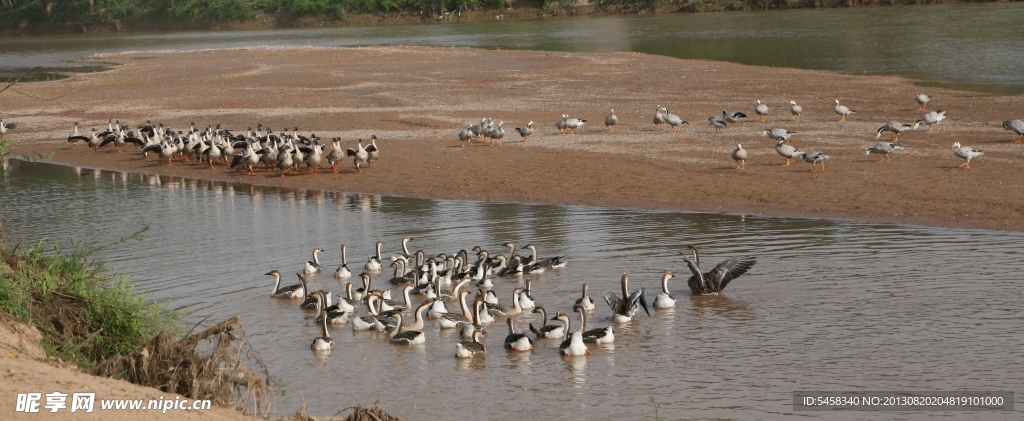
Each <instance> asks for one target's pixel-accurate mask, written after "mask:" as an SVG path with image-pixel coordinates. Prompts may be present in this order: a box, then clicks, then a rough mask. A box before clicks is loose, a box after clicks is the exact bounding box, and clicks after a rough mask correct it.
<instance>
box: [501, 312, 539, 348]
mask: <svg viewBox="0 0 1024 421" xmlns="http://www.w3.org/2000/svg"><path fill="white" fill-rule="evenodd" d="M505 320H507V321H508V336H506V337H505V349H511V350H513V351H519V352H524V351H529V350H531V349H533V339H530V337H529V336H527V335H526V334H525V333H516V331H515V329H514V328H513V326H512V318H511V317H509V318H508V319H505Z"/></svg>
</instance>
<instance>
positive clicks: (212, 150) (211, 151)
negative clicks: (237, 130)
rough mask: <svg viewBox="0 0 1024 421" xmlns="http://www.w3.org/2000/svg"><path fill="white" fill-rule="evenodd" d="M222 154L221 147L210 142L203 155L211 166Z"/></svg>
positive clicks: (211, 166)
mask: <svg viewBox="0 0 1024 421" xmlns="http://www.w3.org/2000/svg"><path fill="white" fill-rule="evenodd" d="M223 155H224V150H223V149H221V147H220V145H217V144H216V143H214V142H210V147H209V148H206V151H205V153H204V154H203V157H204V158H206V162H207V163H209V164H210V168H213V165H214V163H215V162H217V160H218V159H219V158H220V157H222V156H223ZM293 163H294V162H293Z"/></svg>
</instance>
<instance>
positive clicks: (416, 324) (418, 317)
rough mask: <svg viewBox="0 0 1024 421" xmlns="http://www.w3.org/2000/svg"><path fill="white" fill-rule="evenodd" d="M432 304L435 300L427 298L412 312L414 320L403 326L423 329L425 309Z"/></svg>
mask: <svg viewBox="0 0 1024 421" xmlns="http://www.w3.org/2000/svg"><path fill="white" fill-rule="evenodd" d="M431 304H433V300H427V301H424V302H423V303H421V304H420V305H419V307H416V310H414V311H413V312H412V314H413V322H412V323H406V324H405V326H403V328H405V329H409V330H423V311H424V310H426V309H428V308H430V306H431Z"/></svg>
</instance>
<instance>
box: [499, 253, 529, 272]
mask: <svg viewBox="0 0 1024 421" xmlns="http://www.w3.org/2000/svg"><path fill="white" fill-rule="evenodd" d="M502 257H503V258H504V257H505V256H502ZM523 270H524V266H523V258H522V257H521V256H519V255H516V256H512V259H511V260H509V262H508V263H507V264H506V265H505V267H504V268H502V269H501V270H499V271H498V276H512V275H522V274H523Z"/></svg>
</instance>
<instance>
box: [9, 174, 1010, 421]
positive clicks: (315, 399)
mask: <svg viewBox="0 0 1024 421" xmlns="http://www.w3.org/2000/svg"><path fill="white" fill-rule="evenodd" d="M2 176H3V183H2V185H0V217H2V222H3V227H4V235H5V237H6V238H7V240H8V241H15V240H17V239H25V240H29V241H34V240H37V239H39V238H40V237H44V236H48V237H50V238H51V239H67V238H69V237H74V238H78V239H80V240H84V241H87V242H90V243H108V242H111V241H114V240H116V239H118V238H120V237H123V236H125V235H128V234H130V233H132V232H134V231H136V230H138V229H140V228H142V227H144V226H147V225H148V226H150V227H151V230H150V231H149V232H147V233H145V234H144V238H143V239H142V240H140V241H129V242H127V243H125V244H122V245H118V246H116V247H113V248H109V249H106V250H104V251H102V252H100V253H99V255H98V256H96V257H97V258H100V259H102V260H105V261H109V262H110V263H111V265H112V266H113V267H114V268H116V269H117V270H118V271H119V272H121V273H125V274H130V276H131V278H130V279H131V280H132V282H134V283H135V285H136V286H137V288H139V289H143V290H148V291H149V292H150V294H151V297H152V298H153V299H156V300H159V301H165V302H167V303H168V304H169V305H170V306H172V307H174V308H179V309H186V310H187V311H188V313H189V316H188V319H189V320H196V321H197V320H200V319H202V318H205V317H207V316H209V317H210V319H209V321H210V322H213V321H219V320H223V319H225V318H227V317H230V316H233V315H240V316H241V319H242V323H243V325H244V327H245V331H246V332H247V333H248V335H249V339H250V341H251V342H252V344H253V345H254V346H255V348H256V349H257V350H258V352H259V353H260V355H261V356H262V357H263V358H264V359H265V360H266V361H267V362H268V364H269V370H270V372H271V374H272V375H273V376H274V377H275V378H276V379H277V380H279V384H277V391H278V392H285V393H284V395H283V396H279V397H278V399H277V407H276V410H277V412H278V413H291V412H293V411H295V410H297V409H298V408H299V407H300V405H301V403H300V402H301V399H303V398H304V399H305V402H306V403H307V405H308V407H309V411H310V412H311V413H313V414H325V415H330V414H334V413H335V412H336V411H337V410H340V409H342V408H344V407H347V406H350V405H353V404H358V403H363V402H366V401H369V402H371V403H372V402H373V401H374V400H376V399H378V398H379V399H380V401H381V403H382V405H383V406H384V407H385V408H386V409H388V410H389V411H391V412H394V413H396V414H397V415H400V416H403V417H406V418H407V419H453V418H455V417H456V416H458V417H463V418H465V419H509V420H511V419H520V420H521V419H631V420H639V419H644V418H645V417H653V407H652V406H651V404H650V402H649V400H650V399H651V398H654V399H655V400H656V401H657V402H658V403H659V404H660V405H661V409H660V412H659V415H660V416H663V417H667V418H668V419H683V418H685V419H706V418H714V419H719V418H726V419H780V418H789V417H792V416H794V414H793V413H792V407H791V402H792V395H791V393H792V392H793V391H797V390H911V391H920V390H933V391H941V390H1008V391H1018V392H1019V391H1020V390H1022V389H1024V368H1022V365H1021V364H1019V362H1020V361H1021V357H1022V353H1024V283H1022V282H1021V279H1022V275H1021V274H1022V273H1024V251H1022V245H1024V234H1021V233H1013V232H1000V231H983V230H957V229H943V228H929V227H916V226H901V225H876V224H866V223H853V222H838V221H830V220H819V219H786V218H765V217H754V216H742V215H721V214H709V213H678V212H648V211H635V210H619V209H603V208H588V207H575V206H538V205H517V204H491V203H480V202H458V201H441V200H423V199H409V198H400V197H381V196H375V195H359V194H345V193H334V192H321V191H294V190H280V189H274V188H263V187H252V186H244V185H231V184H224V183H211V182H204V181H195V180H189V179H182V178H177V177H158V176H143V175H130V174H127V173H119V172H106V171H99V170H90V169H74V168H70V167H64V166H56V165H49V164H42V163H26V162H13V165H12V167H11V168H10V170H8V171H7V172H4V173H3V174H2ZM404 236H409V237H413V238H414V239H415V240H414V241H412V242H411V243H410V246H411V248H412V250H416V249H423V250H425V251H426V252H427V253H428V254H431V255H435V254H437V253H440V252H447V253H453V252H456V251H458V250H459V249H470V248H471V247H473V246H474V245H481V246H483V247H484V248H487V249H488V250H490V251H491V252H492V253H497V252H505V253H507V251H506V250H505V249H504V248H503V247H501V246H500V244H502V243H504V242H505V241H514V242H516V243H517V244H518V245H520V246H522V245H525V244H526V243H529V242H532V243H535V244H537V246H538V251H539V252H540V253H541V257H544V256H552V255H563V256H567V257H568V258H569V264H568V266H567V267H566V268H564V269H561V270H557V271H548V272H547V273H544V274H542V275H538V276H534V277H533V279H534V284H533V289H534V296H535V298H536V299H537V300H538V302H539V304H541V305H543V306H545V307H546V308H547V309H549V310H551V311H565V312H568V310H570V307H571V305H572V302H573V301H574V300H575V299H576V297H577V296H578V294H579V288H580V286H581V284H582V283H583V282H589V283H590V285H591V287H592V288H591V295H592V296H595V297H597V296H600V295H603V294H604V293H605V292H608V291H617V290H618V279H619V276H620V275H621V274H622V273H623V272H628V273H629V274H630V277H631V279H632V284H633V285H635V286H636V287H639V286H645V287H646V288H647V289H648V291H651V292H652V294H651V296H652V298H653V295H654V294H653V293H654V292H657V290H658V289H659V287H658V279H659V275H660V273H661V272H662V271H663V270H672V271H674V272H675V273H676V274H677V278H675V279H673V280H672V281H670V286H671V289H672V290H673V293H674V294H675V295H676V297H677V298H679V299H680V301H679V306H678V308H677V309H675V310H670V311H657V312H652V315H653V317H647V316H646V315H641V316H640V317H639V319H638V320H637V321H634V322H633V323H630V324H626V325H621V326H618V327H617V328H616V329H617V331H616V342H615V345H614V346H613V347H611V346H609V347H603V348H601V347H593V346H592V347H591V348H592V351H593V355H592V356H590V357H579V358H568V359H566V358H562V357H560V356H559V355H558V349H557V347H558V344H559V341H557V340H549V341H538V342H537V349H536V350H535V351H533V352H531V353H527V354H509V353H506V352H505V351H504V350H503V349H502V347H501V345H502V340H503V339H504V336H505V334H506V333H507V330H506V328H505V327H504V324H502V323H495V324H494V325H492V326H490V327H489V328H488V329H489V332H490V335H489V336H488V337H487V338H486V339H485V341H484V342H485V344H486V346H487V348H488V354H487V356H486V357H485V358H484V359H479V360H477V361H472V362H461V361H456V359H455V358H454V350H455V346H454V343H455V341H456V340H458V339H457V336H458V334H457V333H456V332H454V331H440V330H439V329H438V328H437V327H436V325H434V324H433V323H432V322H428V326H427V328H426V329H425V331H426V334H427V342H426V344H424V345H419V346H395V345H392V344H390V343H388V342H387V341H386V340H385V339H384V338H383V337H382V336H381V335H376V334H368V333H364V332H353V331H352V329H351V326H350V325H345V326H342V327H340V328H334V329H332V331H331V334H332V337H334V338H335V339H336V341H337V342H338V348H337V349H335V350H334V352H333V353H332V354H331V355H329V356H327V357H325V358H318V357H317V356H314V355H313V354H312V353H311V352H310V351H309V343H310V342H311V341H312V339H313V338H314V337H316V336H318V335H319V334H318V330H317V328H316V326H315V325H314V323H313V322H312V313H311V312H306V311H302V310H300V309H299V308H298V307H297V305H296V303H295V302H292V301H284V300H274V299H272V298H270V297H269V293H270V290H271V287H272V278H270V277H268V276H264V275H263V274H264V273H265V272H267V271H269V270H271V269H278V270H280V271H281V272H283V273H285V274H286V275H287V276H286V278H285V279H286V281H287V282H288V283H293V282H295V281H296V279H295V277H294V275H292V273H294V272H297V271H299V270H301V268H302V262H304V261H306V260H308V259H309V258H310V251H311V250H312V249H313V248H314V247H322V248H324V249H327V250H328V252H327V253H325V254H324V255H323V256H322V257H323V259H324V260H325V261H326V264H325V266H327V272H330V273H333V270H334V268H335V267H336V266H337V264H338V263H339V262H340V254H339V252H338V248H339V246H340V245H341V244H342V243H346V244H348V246H349V259H350V261H351V262H353V264H352V266H353V267H359V266H361V264H362V263H363V262H365V261H366V258H367V257H368V256H370V255H371V254H372V246H373V243H374V241H376V240H378V239H380V240H383V241H384V251H385V254H386V255H393V254H397V253H398V252H399V251H400V241H399V240H400V239H401V238H402V237H404ZM691 243H692V244H697V245H700V246H703V249H702V250H703V252H704V255H702V258H703V259H702V261H704V262H706V263H704V264H705V265H708V266H710V265H711V264H713V263H716V262H717V261H719V260H722V259H725V258H727V257H732V256H737V255H740V254H751V255H755V256H757V265H756V266H755V267H754V268H753V270H752V271H751V272H750V273H748V274H747V275H745V276H743V277H741V278H739V279H738V280H736V281H734V282H733V283H732V284H730V286H729V288H728V289H727V290H726V291H725V293H724V294H723V295H721V296H717V297H689V296H688V293H687V288H686V287H685V278H687V277H688V275H687V273H688V272H687V270H686V268H685V266H684V265H683V263H682V262H681V260H680V258H679V257H678V253H679V252H680V251H682V250H684V249H685V245H686V244H691ZM516 285H522V279H519V278H509V279H503V278H500V279H496V280H495V290H496V291H497V292H498V295H499V296H500V297H501V298H502V299H503V301H505V302H508V296H509V295H510V293H511V290H512V289H513V288H514V286H516ZM314 286H315V287H316V288H321V287H322V288H324V289H328V290H333V291H334V292H335V293H340V292H341V290H342V288H341V284H340V283H339V282H338V281H336V280H334V279H333V278H332V277H331V276H330V274H329V273H324V274H322V275H319V276H317V277H316V279H315V281H314ZM449 308H450V309H456V308H457V306H449ZM538 319H539V318H538V317H537V316H532V317H530V316H523V317H520V318H518V319H517V321H516V326H517V329H525V328H526V326H527V323H534V324H537V323H538V322H539V320H538ZM575 322H577V320H575V319H574V323H575ZM610 323H611V318H610V312H609V310H608V307H607V306H605V305H604V303H602V302H598V311H597V313H596V315H595V317H594V319H593V320H592V321H591V327H597V326H606V325H608V324H610ZM300 396H301V397H300ZM1018 408H1019V405H1018ZM1020 412H1021V411H1020V410H1018V411H1017V413H1015V414H1007V413H1001V414H999V413H962V412H960V413H956V412H929V413H923V414H908V413H886V414H884V418H886V419H924V418H934V417H945V418H947V419H1009V418H1019V417H1020ZM795 415H799V416H809V417H817V418H819V419H830V420H831V419H878V417H877V415H880V414H877V413H828V412H802V413H799V414H795Z"/></svg>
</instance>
